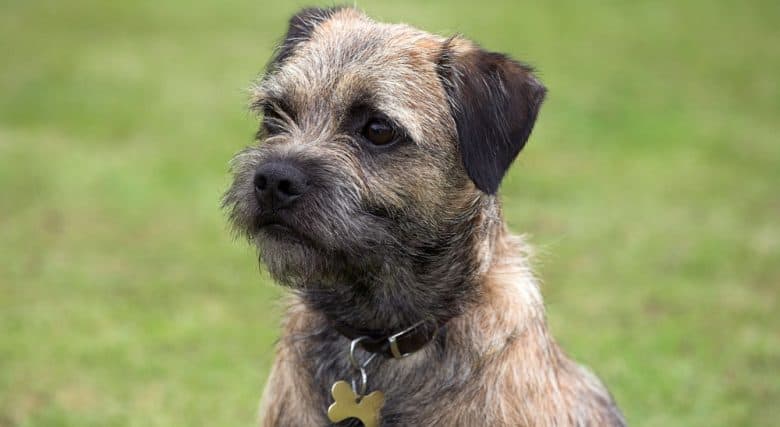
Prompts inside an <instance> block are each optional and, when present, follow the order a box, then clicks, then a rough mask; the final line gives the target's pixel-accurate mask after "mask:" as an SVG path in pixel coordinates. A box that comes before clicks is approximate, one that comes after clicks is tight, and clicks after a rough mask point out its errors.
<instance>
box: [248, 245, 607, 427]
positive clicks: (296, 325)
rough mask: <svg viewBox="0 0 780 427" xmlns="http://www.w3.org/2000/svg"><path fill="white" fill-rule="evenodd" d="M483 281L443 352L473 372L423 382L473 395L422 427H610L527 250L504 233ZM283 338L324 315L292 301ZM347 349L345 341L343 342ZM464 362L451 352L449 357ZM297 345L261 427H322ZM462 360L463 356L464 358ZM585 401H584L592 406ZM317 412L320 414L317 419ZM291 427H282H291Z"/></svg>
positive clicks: (440, 410)
mask: <svg viewBox="0 0 780 427" xmlns="http://www.w3.org/2000/svg"><path fill="white" fill-rule="evenodd" d="M496 245H497V246H498V247H497V248H496V251H495V253H494V254H493V260H492V263H491V265H490V267H489V269H488V271H487V272H486V274H485V276H484V279H483V287H484V293H483V297H482V299H481V300H480V301H479V303H478V304H477V305H475V306H474V307H473V308H472V309H471V310H469V311H468V312H467V313H464V314H463V315H462V316H460V317H458V318H456V319H453V320H452V321H451V323H450V325H448V327H449V329H448V336H447V340H448V343H447V347H449V348H456V349H460V350H461V351H463V352H467V353H470V354H469V355H468V358H473V360H474V362H473V363H472V366H470V371H468V372H466V371H464V372H448V371H447V370H436V369H430V370H428V371H426V372H428V377H427V378H426V382H427V383H429V384H430V389H432V390H435V389H436V384H437V383H439V382H440V381H442V379H440V376H442V375H444V376H446V375H474V374H475V373H478V377H475V378H474V379H473V382H471V383H470V385H469V387H468V388H465V389H463V390H459V391H458V392H457V393H456V394H455V395H454V396H452V397H450V398H449V399H447V400H446V401H444V400H442V401H435V404H429V405H427V406H424V407H420V408H419V412H420V413H422V414H425V415H423V416H421V417H419V418H418V419H422V420H424V423H421V424H420V425H431V426H464V427H473V426H486V425H492V426H585V425H587V426H610V425H616V424H615V420H614V418H610V415H609V414H608V413H605V410H604V407H603V406H597V405H592V406H591V405H588V404H587V403H583V399H582V396H583V395H596V396H597V397H598V399H599V400H603V401H604V402H609V401H610V400H611V397H610V396H609V393H608V392H607V391H606V390H605V389H604V388H603V386H602V385H601V382H600V381H599V380H598V379H597V378H596V377H595V376H594V375H593V374H592V373H590V372H589V371H588V370H587V369H585V368H583V367H581V366H579V365H577V364H575V363H574V362H572V361H571V360H570V359H569V358H568V357H567V356H566V355H565V354H564V353H563V351H562V350H561V349H560V348H559V347H558V345H557V344H556V343H555V341H554V340H553V338H552V336H551V335H550V334H549V331H548V329H547V324H546V319H545V310H544V305H543V302H542V297H541V294H540V292H539V286H538V282H537V280H536V279H535V278H534V276H533V274H532V272H531V268H530V264H529V255H530V254H529V251H530V248H529V247H528V246H527V245H526V244H525V243H524V242H523V240H522V239H521V238H519V237H516V236H510V235H506V234H504V233H501V235H500V236H499V237H498V238H497V242H496ZM286 319H287V321H286V322H285V326H284V329H283V331H282V335H283V336H286V337H294V336H300V335H305V334H306V333H307V332H308V331H310V330H311V329H312V328H314V327H316V326H315V325H318V324H320V322H321V318H320V316H319V315H318V314H316V313H312V312H310V311H309V310H308V309H306V307H305V306H304V305H303V304H301V303H300V301H297V300H293V301H291V303H290V308H289V310H288V312H287V316H286ZM345 344H346V342H345ZM459 356H460V357H464V356H463V355H462V354H461V353H454V354H452V357H459ZM297 357H299V354H298V353H297V352H296V342H295V341H290V340H282V341H281V342H280V344H279V346H278V349H277V359H276V362H275V365H274V368H273V371H272V373H271V375H270V377H269V380H268V384H267V386H266V389H265V391H264V399H263V404H262V406H261V424H260V425H262V426H277V425H280V424H279V423H278V422H277V419H278V417H279V416H280V415H282V414H281V412H285V413H287V414H288V415H289V414H295V416H294V417H293V418H294V419H295V420H296V422H297V423H300V424H295V425H306V426H309V425H311V426H314V425H326V424H327V420H326V419H325V414H324V413H322V411H321V410H319V408H316V407H311V406H310V405H309V403H310V402H311V401H310V400H307V399H302V398H300V397H301V396H307V395H309V394H316V393H318V391H317V390H310V389H307V387H306V386H305V385H303V384H301V382H300V378H301V376H302V375H301V372H298V366H300V365H301V364H302V363H301V361H299V360H296V358H297ZM429 357H430V356H429V355H428V354H426V352H425V351H422V352H420V353H417V354H415V355H412V356H411V357H409V358H407V359H404V360H399V361H393V362H392V363H394V365H395V366H393V367H392V368H393V369H394V370H395V371H396V372H395V375H397V376H398V377H402V376H403V373H402V372H403V371H404V370H405V369H406V370H409V371H414V370H415V367H414V365H417V364H424V363H426V361H427V359H428V358H429ZM464 358H465V357H464ZM586 402H587V400H586ZM318 410H319V412H318ZM285 425H286V424H285Z"/></svg>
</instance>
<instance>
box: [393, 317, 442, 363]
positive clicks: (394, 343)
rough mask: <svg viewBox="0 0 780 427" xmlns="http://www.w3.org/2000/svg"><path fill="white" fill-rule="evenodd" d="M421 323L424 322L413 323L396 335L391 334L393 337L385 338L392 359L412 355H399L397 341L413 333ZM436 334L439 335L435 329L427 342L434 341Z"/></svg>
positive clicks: (408, 353)
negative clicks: (388, 344)
mask: <svg viewBox="0 0 780 427" xmlns="http://www.w3.org/2000/svg"><path fill="white" fill-rule="evenodd" d="M423 323H424V321H422V320H421V321H419V322H417V323H415V324H414V325H412V326H410V327H408V328H406V329H404V330H403V331H401V332H398V333H396V334H393V335H390V336H389V337H387V341H388V342H389V343H390V353H392V354H393V358H395V359H403V358H404V357H407V356H409V355H410V354H412V353H414V352H412V351H410V352H407V353H401V349H400V348H399V347H398V339H399V338H402V337H403V336H404V335H406V334H408V333H410V332H412V331H414V330H415V329H417V327H419V326H420V325H422V324H423ZM438 333H439V331H438V329H437V330H436V331H435V332H434V333H433V336H432V337H431V339H430V340H429V341H432V340H433V339H435V338H436V335H438Z"/></svg>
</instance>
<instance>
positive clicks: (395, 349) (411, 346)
mask: <svg viewBox="0 0 780 427" xmlns="http://www.w3.org/2000/svg"><path fill="white" fill-rule="evenodd" d="M446 323H447V322H446V321H445V322H442V323H440V324H432V323H430V322H424V321H420V322H417V323H415V324H414V325H412V326H410V327H408V328H406V329H404V330H402V331H400V332H395V333H387V331H380V330H371V329H359V328H355V327H352V326H349V325H346V324H343V323H338V322H336V323H335V324H334V325H333V327H334V328H335V329H336V331H338V333H340V334H341V335H344V336H345V337H347V338H348V339H350V340H356V339H358V338H360V341H359V343H358V344H359V345H360V347H361V348H363V350H365V351H367V352H369V353H375V354H379V355H382V356H384V357H387V358H391V357H392V358H395V359H401V358H404V357H406V356H408V355H410V354H412V353H414V352H416V351H418V350H420V349H422V348H423V347H425V345H426V344H428V343H429V342H431V341H433V339H434V338H436V336H437V335H438V334H439V332H441V330H442V329H443V328H444V326H445V325H446Z"/></svg>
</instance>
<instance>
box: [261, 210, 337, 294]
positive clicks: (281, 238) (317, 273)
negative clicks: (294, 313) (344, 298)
mask: <svg viewBox="0 0 780 427" xmlns="http://www.w3.org/2000/svg"><path fill="white" fill-rule="evenodd" d="M255 243H256V244H257V248H258V250H259V253H260V262H261V263H262V264H264V265H265V267H266V269H267V270H268V272H269V273H270V274H271V276H272V277H273V278H274V280H276V281H277V282H279V283H280V284H282V285H286V286H293V287H299V286H303V285H304V284H306V283H308V282H311V281H316V280H317V279H318V278H320V277H322V276H323V275H324V274H325V273H324V270H325V269H326V268H325V266H326V264H327V262H326V261H327V259H326V257H325V255H324V253H323V251H322V250H321V249H320V248H319V247H318V245H317V244H316V242H315V241H313V240H312V239H311V238H309V237H306V236H303V235H302V234H300V233H299V232H297V231H296V230H294V229H292V228H291V227H289V226H285V225H279V224H273V225H269V226H264V227H262V228H261V229H260V230H259V231H258V233H257V235H256V236H255Z"/></svg>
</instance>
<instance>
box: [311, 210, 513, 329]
mask: <svg viewBox="0 0 780 427" xmlns="http://www.w3.org/2000/svg"><path fill="white" fill-rule="evenodd" d="M470 209H471V211H470V212H466V214H465V215H462V216H461V217H460V218H462V219H461V220H453V221H451V222H450V223H448V224H445V226H443V227H442V230H443V232H442V233H441V234H440V237H439V239H438V240H437V241H435V242H428V244H426V245H425V246H422V247H420V248H415V249H417V250H416V251H411V252H410V253H408V254H407V255H404V256H401V257H397V258H394V259H383V260H382V261H383V262H381V263H378V264H377V265H376V266H375V267H374V268H372V269H371V270H357V269H356V270H350V271H346V272H344V273H343V274H341V275H340V277H339V279H338V280H335V281H333V282H325V283H317V284H316V285H313V286H305V287H303V288H302V289H300V291H299V292H300V293H301V297H302V300H303V301H304V303H305V304H306V305H307V306H308V307H309V308H310V309H313V310H315V311H318V312H321V313H322V314H323V315H324V316H325V317H326V318H327V319H328V320H330V321H331V323H333V324H336V323H339V324H343V325H349V326H351V327H353V328H356V329H370V330H375V331H386V332H387V334H388V335H389V334H392V333H394V332H398V331H401V330H403V329H405V328H408V327H409V326H411V325H414V324H416V323H417V322H420V321H425V322H427V323H429V324H431V325H441V324H444V323H446V322H447V321H448V320H449V319H451V318H453V317H456V316H458V315H460V314H461V313H463V311H464V310H466V309H467V308H468V306H469V305H471V304H472V303H473V302H474V301H476V300H477V298H478V297H479V296H480V294H481V291H482V290H481V289H480V283H481V280H480V279H481V277H482V275H484V274H485V272H486V271H487V270H488V268H489V267H490V264H491V262H492V260H493V259H492V255H493V252H494V248H495V246H496V244H497V242H499V240H500V239H501V238H502V237H503V236H504V234H505V227H504V224H503V220H502V218H501V214H500V208H499V205H498V202H497V200H496V199H495V198H494V197H489V196H485V197H481V198H479V199H478V200H475V201H474V202H473V203H472V204H471V206H470Z"/></svg>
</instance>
